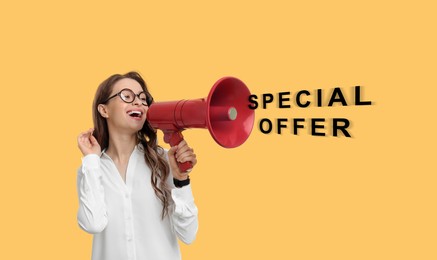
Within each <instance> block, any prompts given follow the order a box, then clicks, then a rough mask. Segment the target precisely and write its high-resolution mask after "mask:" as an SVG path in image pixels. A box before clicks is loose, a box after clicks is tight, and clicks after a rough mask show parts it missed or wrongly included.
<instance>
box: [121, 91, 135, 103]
mask: <svg viewBox="0 0 437 260" xmlns="http://www.w3.org/2000/svg"><path fill="white" fill-rule="evenodd" d="M120 97H121V99H123V101H124V102H127V103H130V102H132V101H134V99H135V94H134V92H132V90H130V89H123V90H122V91H121V92H120Z"/></svg>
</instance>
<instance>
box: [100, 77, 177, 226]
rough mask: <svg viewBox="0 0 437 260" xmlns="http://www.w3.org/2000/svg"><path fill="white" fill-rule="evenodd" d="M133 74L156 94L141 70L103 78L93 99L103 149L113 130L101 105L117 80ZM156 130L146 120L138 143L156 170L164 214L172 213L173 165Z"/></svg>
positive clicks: (154, 177)
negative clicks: (159, 141)
mask: <svg viewBox="0 0 437 260" xmlns="http://www.w3.org/2000/svg"><path fill="white" fill-rule="evenodd" d="M125 78H130V79H133V80H135V81H137V82H138V83H139V84H140V85H141V87H142V88H143V91H144V92H145V93H146V95H147V96H148V97H152V95H151V94H150V92H149V90H148V89H147V85H146V82H145V81H144V79H143V78H142V77H141V75H140V74H139V73H138V72H135V71H131V72H128V73H126V74H124V75H121V74H114V75H112V76H110V77H109V78H107V79H106V80H105V81H103V82H102V83H101V84H100V85H99V87H98V88H97V91H96V95H95V97H94V102H93V123H94V133H93V135H94V137H95V138H96V139H97V141H98V142H99V144H100V147H101V148H102V150H103V149H106V148H108V145H109V130H108V123H107V122H106V118H104V117H103V116H102V115H100V113H99V111H98V109H97V107H98V106H99V104H103V103H104V102H105V101H106V100H107V99H108V98H109V97H110V95H111V93H112V90H113V88H114V85H115V83H117V82H118V81H119V80H121V79H125ZM156 138H157V136H156V131H155V130H154V129H153V128H152V127H151V126H150V124H149V122H148V121H147V120H146V122H145V124H144V126H143V128H142V129H141V130H140V131H138V134H137V139H138V143H140V144H142V147H143V149H144V159H145V161H146V163H147V165H148V166H149V167H150V170H151V172H152V175H151V182H152V186H153V189H154V191H155V194H156V196H157V197H158V198H159V200H160V201H161V202H162V206H163V207H162V214H161V216H162V218H163V219H164V217H165V216H166V215H167V214H168V207H169V204H170V198H171V196H170V187H169V185H168V184H167V182H166V180H167V178H168V176H169V174H170V168H169V165H168V163H167V161H166V159H165V155H164V149H163V148H162V147H160V146H159V145H158V143H157V140H156Z"/></svg>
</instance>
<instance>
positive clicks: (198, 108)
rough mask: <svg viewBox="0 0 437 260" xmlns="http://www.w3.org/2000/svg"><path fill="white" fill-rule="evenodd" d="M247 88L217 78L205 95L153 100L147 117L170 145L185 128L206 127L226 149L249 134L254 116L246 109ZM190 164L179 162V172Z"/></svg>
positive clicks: (180, 139) (238, 143) (177, 141)
mask: <svg viewBox="0 0 437 260" xmlns="http://www.w3.org/2000/svg"><path fill="white" fill-rule="evenodd" d="M249 96H250V91H249V89H248V88H247V86H246V85H245V84H244V83H243V82H242V81H241V80H239V79H237V78H234V77H224V78H221V79H219V80H218V81H217V82H216V83H215V84H214V86H213V87H212V89H211V91H210V92H209V94H208V97H207V98H199V99H191V100H178V101H165V102H154V103H153V104H152V105H151V106H150V107H149V110H148V111H147V120H148V122H149V123H150V125H151V126H152V127H153V128H155V129H161V130H162V131H163V133H164V141H165V142H166V143H168V144H170V145H171V146H175V145H177V144H179V142H181V141H182V140H183V136H182V134H181V132H182V131H183V130H185V129H187V128H207V129H208V130H209V132H210V133H211V136H212V137H213V138H214V140H215V141H216V142H217V143H218V144H219V145H221V146H223V147H225V148H234V147H237V146H239V145H241V144H243V143H244V142H245V141H246V140H247V138H248V137H249V135H250V133H251V131H252V128H253V123H254V119H255V113H254V110H252V109H250V108H249V99H248V98H249ZM191 168H192V166H191V165H190V164H189V163H185V164H182V165H181V164H180V165H179V169H180V170H181V171H182V172H185V171H188V170H189V169H191Z"/></svg>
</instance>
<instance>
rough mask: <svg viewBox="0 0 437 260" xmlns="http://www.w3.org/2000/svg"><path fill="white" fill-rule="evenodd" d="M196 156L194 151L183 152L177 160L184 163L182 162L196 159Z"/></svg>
mask: <svg viewBox="0 0 437 260" xmlns="http://www.w3.org/2000/svg"><path fill="white" fill-rule="evenodd" d="M196 157H197V156H196V154H194V153H184V154H182V155H180V156H179V157H178V158H177V161H178V162H181V163H184V162H188V161H192V160H193V159H196Z"/></svg>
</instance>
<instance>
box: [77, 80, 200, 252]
mask: <svg viewBox="0 0 437 260" xmlns="http://www.w3.org/2000/svg"><path fill="white" fill-rule="evenodd" d="M152 102H153V99H152V96H151V95H150V93H149V91H148V89H147V86H146V83H145V82H144V80H143V79H142V78H141V76H140V75H139V74H138V73H136V72H129V73H127V74H124V75H119V74H116V75H112V76H110V77H109V78H108V79H106V80H105V81H103V82H102V83H101V84H100V86H99V87H98V89H97V92H96V95H95V98H94V102H93V121H94V129H89V130H88V131H86V132H83V133H81V134H80V135H79V137H78V146H79V149H80V151H81V152H82V154H83V156H84V157H83V158H82V166H81V167H80V168H79V170H78V178H77V190H78V195H79V210H78V222H79V225H80V227H81V228H82V229H83V230H85V231H86V232H88V233H91V234H94V238H93V248H92V259H93V260H112V259H113V260H130V259H136V260H145V259H152V260H159V259H165V260H172V259H180V258H181V256H180V251H179V246H178V241H177V238H179V239H180V240H181V241H183V242H184V243H186V244H189V243H191V242H192V241H193V240H194V239H195V237H196V233H197V228H198V219H197V207H196V205H195V204H194V199H193V195H192V192H191V186H190V179H189V176H188V173H186V172H180V171H179V169H178V166H177V161H178V162H187V161H191V163H192V164H193V166H194V165H195V164H196V162H197V160H196V155H195V154H194V152H193V149H191V148H190V147H189V146H188V145H187V143H186V142H185V141H182V142H181V143H180V144H179V145H177V146H174V147H171V148H170V149H169V150H168V151H165V150H164V149H163V148H161V147H160V146H158V144H157V140H156V139H157V136H156V132H155V130H154V129H153V128H152V127H151V126H150V125H149V123H148V122H147V118H146V114H147V110H148V107H149V105H151V103H152Z"/></svg>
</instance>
